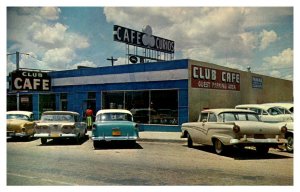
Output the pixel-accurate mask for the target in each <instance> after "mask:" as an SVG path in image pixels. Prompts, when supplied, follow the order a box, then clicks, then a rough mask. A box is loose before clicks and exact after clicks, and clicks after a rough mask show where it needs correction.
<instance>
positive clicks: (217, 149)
mask: <svg viewBox="0 0 300 192" xmlns="http://www.w3.org/2000/svg"><path fill="white" fill-rule="evenodd" d="M214 148H215V152H216V153H217V154H218V155H221V154H223V153H224V144H223V143H222V142H221V141H220V140H219V139H215V140H214Z"/></svg>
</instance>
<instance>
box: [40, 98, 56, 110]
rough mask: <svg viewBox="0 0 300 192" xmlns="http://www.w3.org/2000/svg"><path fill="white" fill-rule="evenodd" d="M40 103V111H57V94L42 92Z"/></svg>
mask: <svg viewBox="0 0 300 192" xmlns="http://www.w3.org/2000/svg"><path fill="white" fill-rule="evenodd" d="M39 103H40V106H39V107H40V110H39V111H40V113H43V112H44V111H55V110H56V105H55V94H40V95H39Z"/></svg>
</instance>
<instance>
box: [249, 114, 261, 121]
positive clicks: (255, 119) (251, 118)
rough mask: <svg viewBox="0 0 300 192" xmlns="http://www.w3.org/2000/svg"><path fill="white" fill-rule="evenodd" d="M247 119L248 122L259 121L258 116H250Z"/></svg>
mask: <svg viewBox="0 0 300 192" xmlns="http://www.w3.org/2000/svg"><path fill="white" fill-rule="evenodd" d="M247 119H248V121H259V118H258V116H257V115H255V114H248V115H247Z"/></svg>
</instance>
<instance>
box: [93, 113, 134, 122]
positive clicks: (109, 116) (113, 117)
mask: <svg viewBox="0 0 300 192" xmlns="http://www.w3.org/2000/svg"><path fill="white" fill-rule="evenodd" d="M96 121H132V116H131V115H130V114H128V113H101V114H99V115H97V116H96Z"/></svg>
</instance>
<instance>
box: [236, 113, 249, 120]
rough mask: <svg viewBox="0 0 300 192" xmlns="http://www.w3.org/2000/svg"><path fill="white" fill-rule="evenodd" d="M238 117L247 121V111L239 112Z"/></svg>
mask: <svg viewBox="0 0 300 192" xmlns="http://www.w3.org/2000/svg"><path fill="white" fill-rule="evenodd" d="M237 119H238V120H240V121H246V120H247V117H246V113H239V114H237Z"/></svg>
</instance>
